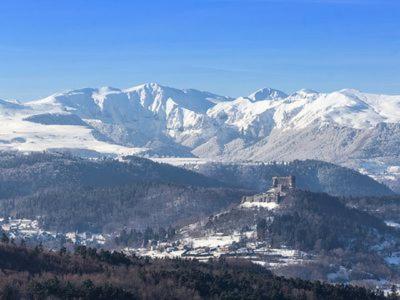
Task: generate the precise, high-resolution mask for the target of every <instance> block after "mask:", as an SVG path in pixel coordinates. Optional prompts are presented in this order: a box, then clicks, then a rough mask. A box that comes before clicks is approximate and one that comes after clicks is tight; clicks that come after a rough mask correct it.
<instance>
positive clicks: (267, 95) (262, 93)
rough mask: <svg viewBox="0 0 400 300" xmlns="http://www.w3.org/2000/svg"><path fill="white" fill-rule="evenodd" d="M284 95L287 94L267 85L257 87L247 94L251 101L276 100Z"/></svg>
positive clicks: (284, 96)
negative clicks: (257, 88)
mask: <svg viewBox="0 0 400 300" xmlns="http://www.w3.org/2000/svg"><path fill="white" fill-rule="evenodd" d="M286 97H287V95H286V94H285V93H284V92H282V91H280V90H275V89H271V88H268V87H266V88H262V89H259V90H257V91H255V92H254V93H252V94H250V95H249V96H248V98H249V99H250V100H251V101H261V100H278V99H284V98H286Z"/></svg>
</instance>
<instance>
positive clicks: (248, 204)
mask: <svg viewBox="0 0 400 300" xmlns="http://www.w3.org/2000/svg"><path fill="white" fill-rule="evenodd" d="M240 207H242V208H254V207H258V208H266V209H268V210H273V209H277V208H278V207H279V204H278V203H275V202H244V203H242V204H240Z"/></svg>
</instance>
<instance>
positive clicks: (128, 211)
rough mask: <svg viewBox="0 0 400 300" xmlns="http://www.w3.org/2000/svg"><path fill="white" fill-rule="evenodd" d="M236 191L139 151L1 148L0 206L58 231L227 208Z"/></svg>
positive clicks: (184, 218)
mask: <svg viewBox="0 0 400 300" xmlns="http://www.w3.org/2000/svg"><path fill="white" fill-rule="evenodd" d="M242 195H243V191H242V190H239V189H234V188H229V187H228V185H227V184H225V183H221V182H219V181H217V180H214V179H210V178H207V177H205V176H204V175H201V174H198V173H195V172H192V171H188V170H185V169H181V168H177V167H173V166H170V165H166V164H159V163H155V162H153V161H150V160H148V159H144V158H137V157H129V158H127V160H126V161H125V162H120V161H116V160H110V159H100V160H87V159H81V158H76V157H72V156H67V155H62V154H48V153H32V154H29V155H23V154H19V153H2V154H1V155H0V208H1V214H2V215H3V216H10V215H13V216H17V217H21V218H22V217H24V218H30V219H35V218H37V217H39V219H40V222H41V225H42V226H44V228H47V229H52V230H56V231H75V230H79V231H85V230H89V231H93V232H101V231H103V230H106V231H108V230H120V229H121V228H122V227H124V226H130V227H134V228H137V229H141V228H145V227H147V226H152V227H158V226H170V225H174V226H175V225H180V224H185V223H188V222H193V221H195V220H198V219H199V218H201V217H205V216H207V215H208V214H211V213H214V212H215V211H218V210H220V209H223V208H226V207H228V206H229V205H230V204H231V203H235V202H238V201H239V200H240V197H241V196H242Z"/></svg>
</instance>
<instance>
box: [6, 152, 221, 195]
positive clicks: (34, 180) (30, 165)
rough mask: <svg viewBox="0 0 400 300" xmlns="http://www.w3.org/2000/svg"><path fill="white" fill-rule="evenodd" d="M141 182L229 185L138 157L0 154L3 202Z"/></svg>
mask: <svg viewBox="0 0 400 300" xmlns="http://www.w3.org/2000/svg"><path fill="white" fill-rule="evenodd" d="M138 182H140V183H163V184H178V185H193V186H198V187H224V186H227V184H224V183H221V182H219V181H218V180H215V179H211V178H207V177H206V176H204V175H201V174H198V173H195V172H192V171H188V170H185V169H182V168H178V167H174V166H171V165H167V164H161V163H156V162H153V161H151V160H148V159H145V158H139V157H134V156H132V157H129V158H128V160H127V161H126V162H120V161H117V160H111V159H100V160H88V159H82V158H78V157H73V156H69V155H65V154H49V153H43V152H33V153H30V154H27V155H24V154H21V153H18V152H12V153H10V152H0V199H1V198H9V197H13V196H23V195H28V194H31V193H33V192H36V191H38V190H40V189H45V188H54V187H56V186H61V187H62V186H65V185H77V186H84V187H112V186H117V185H118V186H121V185H124V184H133V183H138Z"/></svg>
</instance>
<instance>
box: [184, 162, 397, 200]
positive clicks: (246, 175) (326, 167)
mask: <svg viewBox="0 0 400 300" xmlns="http://www.w3.org/2000/svg"><path fill="white" fill-rule="evenodd" d="M186 168H188V169H191V170H194V171H196V172H199V173H201V174H204V175H206V176H209V177H212V178H215V179H218V180H221V181H224V182H226V183H229V184H234V185H236V186H241V187H243V188H247V189H252V190H257V191H259V192H261V191H264V190H265V189H266V188H267V187H269V186H270V185H271V178H272V176H287V175H288V174H291V175H295V176H296V180H297V185H298V187H299V188H300V189H304V190H310V191H312V192H324V193H328V194H330V195H334V196H383V195H393V194H394V193H393V191H391V190H390V189H389V188H388V187H387V186H385V185H383V184H381V183H379V182H377V181H375V180H373V179H372V178H371V177H369V176H366V175H362V174H360V173H358V172H356V171H354V170H351V169H348V168H344V167H340V166H337V165H334V164H331V163H327V162H322V161H317V160H304V161H300V160H296V161H293V162H289V163H269V164H263V163H260V164H253V163H249V164H247V163H241V164H240V163H207V164H199V165H190V164H189V165H187V166H186Z"/></svg>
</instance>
